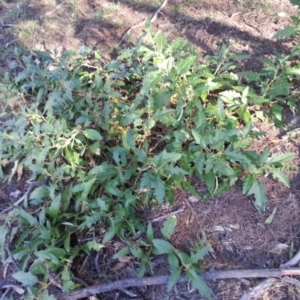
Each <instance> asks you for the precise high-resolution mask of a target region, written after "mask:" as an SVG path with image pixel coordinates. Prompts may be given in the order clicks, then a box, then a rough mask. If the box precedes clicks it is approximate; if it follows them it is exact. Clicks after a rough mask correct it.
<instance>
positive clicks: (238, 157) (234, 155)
mask: <svg viewBox="0 0 300 300" xmlns="http://www.w3.org/2000/svg"><path fill="white" fill-rule="evenodd" d="M224 153H225V155H226V158H227V159H229V160H230V161H232V162H237V161H238V162H240V163H241V164H242V165H243V166H247V165H249V164H250V163H251V161H250V160H249V159H248V158H247V157H246V156H245V155H244V154H243V153H241V152H238V151H236V150H229V149H226V150H225V151H224Z"/></svg>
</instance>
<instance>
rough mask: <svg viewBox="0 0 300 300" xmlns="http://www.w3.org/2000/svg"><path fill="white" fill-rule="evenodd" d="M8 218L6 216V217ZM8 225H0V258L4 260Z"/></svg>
mask: <svg viewBox="0 0 300 300" xmlns="http://www.w3.org/2000/svg"><path fill="white" fill-rule="evenodd" d="M7 219H8V218H7ZM7 233H8V227H7V226H5V225H2V226H0V260H1V261H5V256H6V255H5V245H6V235H7Z"/></svg>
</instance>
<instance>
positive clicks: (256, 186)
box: [247, 179, 268, 212]
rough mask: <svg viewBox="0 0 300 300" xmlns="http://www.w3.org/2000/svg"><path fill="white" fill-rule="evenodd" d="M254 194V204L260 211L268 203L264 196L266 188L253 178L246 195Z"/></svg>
mask: <svg viewBox="0 0 300 300" xmlns="http://www.w3.org/2000/svg"><path fill="white" fill-rule="evenodd" d="M249 195H254V197H255V205H256V206H257V207H258V208H259V210H260V211H261V212H263V211H264V210H265V207H266V204H267V203H268V198H267V197H266V190H265V188H264V187H263V185H262V184H261V182H260V181H258V180H257V179H255V180H254V181H253V184H252V186H251V188H250V190H249V191H248V193H247V196H249Z"/></svg>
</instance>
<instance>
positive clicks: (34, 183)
mask: <svg viewBox="0 0 300 300" xmlns="http://www.w3.org/2000/svg"><path fill="white" fill-rule="evenodd" d="M49 180H50V178H49V177H45V178H44V179H43V180H42V181H32V182H29V187H28V190H27V192H26V193H25V194H24V195H23V196H22V197H21V198H20V199H19V200H17V201H16V202H14V203H13V204H12V205H13V206H18V205H19V204H21V203H22V202H24V201H26V200H27V199H28V197H29V195H30V194H31V192H32V191H33V190H34V189H35V188H37V187H39V186H42V185H44V184H47V183H48V182H49ZM11 209H12V207H8V208H6V209H4V210H2V213H4V212H7V211H9V210H11Z"/></svg>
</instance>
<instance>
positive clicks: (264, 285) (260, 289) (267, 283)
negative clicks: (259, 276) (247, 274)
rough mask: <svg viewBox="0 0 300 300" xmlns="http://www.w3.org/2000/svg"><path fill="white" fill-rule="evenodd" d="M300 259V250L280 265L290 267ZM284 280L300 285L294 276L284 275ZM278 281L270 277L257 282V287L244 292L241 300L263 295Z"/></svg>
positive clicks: (249, 299) (281, 267) (283, 267)
mask: <svg viewBox="0 0 300 300" xmlns="http://www.w3.org/2000/svg"><path fill="white" fill-rule="evenodd" d="M299 261H300V250H299V251H298V252H297V253H296V255H295V256H294V257H293V258H292V259H290V260H289V261H287V262H286V263H284V264H281V265H280V269H288V268H291V267H294V266H296V265H297V264H299ZM282 281H284V282H288V283H291V284H294V285H297V286H299V285H300V282H299V281H298V280H296V279H294V278H290V277H288V276H286V277H283V278H282ZM276 282H277V281H276V280H275V279H274V278H269V279H267V280H264V281H262V282H260V283H259V284H257V285H256V286H255V287H253V288H252V289H251V290H250V291H249V292H248V293H246V294H244V295H243V296H242V297H241V298H240V300H251V299H257V298H259V297H260V296H262V295H263V294H264V293H265V292H266V291H267V290H268V289H270V288H271V287H272V286H273V285H274V284H275V283H276Z"/></svg>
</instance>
